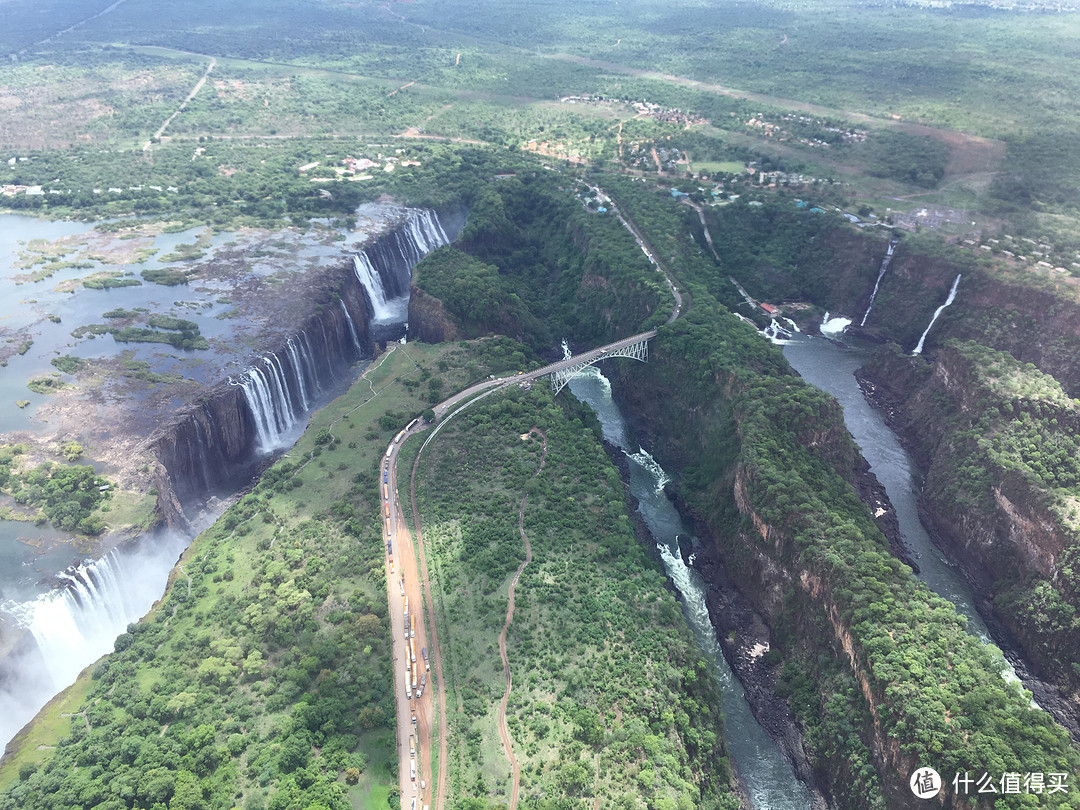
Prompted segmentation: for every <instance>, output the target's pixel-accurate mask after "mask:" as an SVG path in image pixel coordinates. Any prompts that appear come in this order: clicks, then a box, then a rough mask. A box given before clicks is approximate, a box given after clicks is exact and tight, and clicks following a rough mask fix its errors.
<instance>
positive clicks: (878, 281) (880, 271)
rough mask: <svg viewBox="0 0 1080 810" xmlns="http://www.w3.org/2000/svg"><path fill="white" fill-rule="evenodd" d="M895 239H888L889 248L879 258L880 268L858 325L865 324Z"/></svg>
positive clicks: (894, 244)
mask: <svg viewBox="0 0 1080 810" xmlns="http://www.w3.org/2000/svg"><path fill="white" fill-rule="evenodd" d="M896 241H897V240H896V239H895V237H894V238H893V239H890V240H889V249H888V250H886V251H885V258H884V259H882V260H881V269H880V270H878V274H877V281H875V282H874V291H873V292H872V293H870V303H869V304H867V305H866V312H864V313H863V316H862V322H861V323H860V324H859V326H866V319H867V318H869V317H870V310H871V309H872V308H873V306H874V299H875V298H877V291H878V286H879V285H880V284H881V279H882V278H883V277H884V276H885V271H886V270H888V269H889V262H891V261H892V254H893V249H894V248H895V247H896Z"/></svg>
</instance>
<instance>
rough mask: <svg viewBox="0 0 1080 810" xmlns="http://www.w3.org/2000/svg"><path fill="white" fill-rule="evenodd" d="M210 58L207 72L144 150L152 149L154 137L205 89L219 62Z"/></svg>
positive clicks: (157, 135)
mask: <svg viewBox="0 0 1080 810" xmlns="http://www.w3.org/2000/svg"><path fill="white" fill-rule="evenodd" d="M209 59H210V64H208V65H207V66H206V72H204V73H203V75H202V78H201V79H199V81H197V82H196V83H195V86H194V87H193V88H191V92H190V93H188V94H187V98H185V99H184V100H183V101H182V102H180V106H179V107H177V108H176V110H175V111H174V112H173V114H172V115H170V116H169V117H168V118H166V119H165V123H164V124H162V125H161V126H160V127H158V131H157V132H155V133H154V134H153V135H151V136H150V140H148V141H147V142H146V143H144V144H143V151H144V152H149V151H150V144H152V143H153V142H154V139H155V138H157V139H160V138H161V136H162V135H163V134H164V133H165V129H166V128H167V127H168V126H169V124H171V123H172V122H173V119H174V118H176V116H178V115H179V114H180V113H182V112H183V111H184V108H185V107H186V106H187V105H188V102H189V101H191V100H192V99H193V98H195V96H197V95H199V91H200V90H202V89H203V85H204V84H206V80H207V79H209V78H210V71H211V70H213V69H214V65H216V64H217V57H214V56H211V57H209Z"/></svg>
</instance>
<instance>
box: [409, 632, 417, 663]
mask: <svg viewBox="0 0 1080 810" xmlns="http://www.w3.org/2000/svg"><path fill="white" fill-rule="evenodd" d="M409 660H410V661H411V662H412V663H414V664H415V663H416V639H412V638H410V639H409Z"/></svg>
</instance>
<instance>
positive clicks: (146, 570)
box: [0, 532, 187, 744]
mask: <svg viewBox="0 0 1080 810" xmlns="http://www.w3.org/2000/svg"><path fill="white" fill-rule="evenodd" d="M151 540H152V542H147V543H141V544H140V545H139V547H138V548H137V549H121V550H113V551H111V552H110V553H109V554H107V555H106V556H105V557H103V558H101V559H100V560H96V561H94V562H89V563H82V564H80V565H78V566H76V567H74V568H70V569H68V570H67V571H65V572H63V573H62V574H60V576H59V579H60V580H61V583H62V584H61V587H59V588H57V589H56V590H54V591H51V592H49V593H46V594H44V595H42V596H39V597H38V598H37V599H35V600H33V601H30V602H22V603H7V604H5V605H3V606H2V608H3V611H4V612H5V613H7V614H9V615H11V616H13V617H14V618H15V619H16V621H17V622H18V624H19V625H20V626H21V627H23V628H25V629H26V630H28V631H29V632H30V633H31V634H32V635H33V637H34V640H35V641H36V644H37V650H36V652H37V653H39V655H34V656H31V657H27V658H26V659H25V660H23V661H22V662H21V663H22V666H20V667H19V668H17V669H11V668H8V669H7V671H6V672H5V677H4V679H3V680H2V684H3V686H2V688H0V741H2V743H0V744H6V743H7V741H8V740H10V739H11V738H12V737H13V736H14V735H15V733H16V732H17V731H18V730H19V729H20V728H21V727H22V726H23V725H25V724H26V723H27V722H29V721H30V719H31V718H32V717H33V716H34V715H35V714H36V713H37V712H38V710H39V709H40V708H41V707H42V706H44V705H45V703H46V702H47V701H48V700H49V699H50V698H51V697H52V696H53V695H54V694H56V692H57V691H59V690H60V689H63V688H64V687H66V686H68V685H69V684H71V683H73V682H74V681H75V678H76V677H77V676H78V674H79V673H80V672H81V671H82V669H83V668H84V667H86V666H88V665H89V664H90V663H92V662H93V661H94V660H95V659H97V658H99V657H100V656H102V655H104V654H105V653H108V652H110V651H112V649H113V644H114V642H115V639H116V637H117V636H118V635H120V634H121V633H123V632H124V630H125V628H126V627H127V626H128V624H130V623H131V622H135V621H138V620H139V619H140V618H141V617H142V616H143V615H145V614H146V612H147V611H148V610H149V609H150V607H151V606H152V605H153V603H154V600H155V599H157V598H159V597H160V596H161V593H162V591H164V589H165V582H166V580H167V579H168V576H169V571H170V570H171V568H172V566H173V565H174V564H175V562H176V558H177V557H178V556H179V555H180V553H181V552H182V551H183V550H184V547H185V546H186V545H187V538H185V537H183V536H181V535H178V534H173V533H169V532H160V533H158V534H157V536H155V537H153V538H152V539H151Z"/></svg>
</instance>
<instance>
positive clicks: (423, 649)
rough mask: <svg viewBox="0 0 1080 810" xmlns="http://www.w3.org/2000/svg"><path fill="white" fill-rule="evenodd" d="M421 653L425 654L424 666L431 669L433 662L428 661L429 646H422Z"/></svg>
mask: <svg viewBox="0 0 1080 810" xmlns="http://www.w3.org/2000/svg"><path fill="white" fill-rule="evenodd" d="M420 655H422V656H424V668H425V669H429V670H430V669H431V662H430V661H428V657H427V647H421V648H420Z"/></svg>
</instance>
